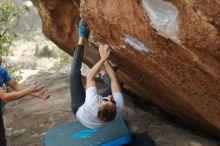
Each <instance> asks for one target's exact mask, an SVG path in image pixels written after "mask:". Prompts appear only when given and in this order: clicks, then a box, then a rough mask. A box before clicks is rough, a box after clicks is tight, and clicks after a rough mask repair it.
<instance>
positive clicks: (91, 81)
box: [86, 45, 110, 89]
mask: <svg viewBox="0 0 220 146" xmlns="http://www.w3.org/2000/svg"><path fill="white" fill-rule="evenodd" d="M99 50H102V51H101V52H102V53H101V54H100V57H101V59H100V60H99V61H98V62H97V63H96V64H95V65H94V66H93V68H92V69H91V70H90V72H89V73H88V74H87V76H86V88H87V89H88V88H89V87H94V86H95V76H96V74H97V73H98V71H99V69H100V68H101V66H102V65H103V63H104V62H105V61H106V59H107V58H108V57H109V55H110V50H109V49H108V48H104V49H103V45H100V46H99Z"/></svg>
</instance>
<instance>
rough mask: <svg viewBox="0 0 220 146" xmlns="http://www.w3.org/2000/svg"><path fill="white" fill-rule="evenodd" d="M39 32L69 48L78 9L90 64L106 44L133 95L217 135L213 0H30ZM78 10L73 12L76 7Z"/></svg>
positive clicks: (218, 20) (218, 8)
mask: <svg viewBox="0 0 220 146" xmlns="http://www.w3.org/2000/svg"><path fill="white" fill-rule="evenodd" d="M32 1H33V3H34V5H35V6H36V7H37V9H38V11H39V13H40V16H41V19H42V22H43V32H44V34H45V35H46V36H47V37H48V38H49V39H51V40H52V41H54V42H55V43H56V44H57V45H58V46H59V47H61V48H62V49H63V50H64V51H66V52H67V53H69V54H72V48H73V46H74V45H75V44H76V42H77V38H78V36H77V25H78V20H79V17H80V15H81V16H82V17H83V18H84V19H85V20H86V21H87V23H88V25H89V27H90V30H91V35H90V39H89V41H90V43H91V44H92V46H93V47H89V48H88V49H86V53H85V58H84V61H85V63H86V64H88V65H90V66H91V65H93V64H94V63H95V62H96V61H97V59H98V56H99V55H98V51H97V49H96V48H97V46H98V45H99V44H104V43H107V44H109V45H111V47H112V55H111V61H112V62H113V63H115V64H117V65H118V66H119V74H118V76H119V78H120V80H121V81H123V82H124V83H125V84H127V85H129V86H130V89H132V90H133V91H134V92H135V93H137V94H138V95H140V96H142V97H144V98H145V99H146V100H150V101H151V102H153V103H154V104H156V105H158V106H159V107H160V108H162V109H163V110H165V111H166V112H168V113H170V114H172V115H174V116H175V117H177V118H180V119H183V120H184V121H185V122H187V123H190V124H191V125H192V126H193V127H196V128H201V129H203V130H205V131H208V132H210V133H212V134H215V135H216V136H219V135H220V116H219V115H220V83H219V79H220V60H219V58H220V50H219V46H220V35H219V31H220V29H219V28H220V4H219V2H218V1H216V0H209V1H197V0H191V1H188V0H182V1H177V0H169V1H163V0H120V1H116V0H108V1H98V0H95V1H94V0H81V1H79V0H65V1H64V0H53V1H46V0H32ZM79 9H80V10H79Z"/></svg>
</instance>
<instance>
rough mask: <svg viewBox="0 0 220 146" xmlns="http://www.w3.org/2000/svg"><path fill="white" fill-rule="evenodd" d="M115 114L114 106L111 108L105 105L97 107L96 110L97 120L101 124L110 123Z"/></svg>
mask: <svg viewBox="0 0 220 146" xmlns="http://www.w3.org/2000/svg"><path fill="white" fill-rule="evenodd" d="M116 114H117V108H116V106H115V105H114V106H111V105H109V104H105V105H102V106H99V108H98V119H99V120H100V121H102V122H110V121H113V120H114V118H115V116H116Z"/></svg>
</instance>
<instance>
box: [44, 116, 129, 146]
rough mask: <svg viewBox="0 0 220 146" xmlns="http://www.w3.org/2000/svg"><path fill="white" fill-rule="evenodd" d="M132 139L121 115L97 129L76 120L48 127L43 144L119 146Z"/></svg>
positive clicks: (46, 145)
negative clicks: (87, 126)
mask: <svg viewBox="0 0 220 146" xmlns="http://www.w3.org/2000/svg"><path fill="white" fill-rule="evenodd" d="M131 141H132V135H131V133H130V131H129V129H128V128H127V126H126V124H125V122H124V120H123V118H122V117H118V118H116V119H115V120H114V121H113V122H109V123H108V124H106V125H105V126H103V127H101V128H99V129H95V130H94V129H89V128H86V127H85V126H83V125H82V124H81V123H80V122H79V121H78V120H74V121H71V122H68V123H65V124H61V125H58V126H56V127H52V128H49V129H48V130H47V133H46V135H45V137H44V145H45V146H96V145H101V146H120V145H123V144H127V143H129V142H131Z"/></svg>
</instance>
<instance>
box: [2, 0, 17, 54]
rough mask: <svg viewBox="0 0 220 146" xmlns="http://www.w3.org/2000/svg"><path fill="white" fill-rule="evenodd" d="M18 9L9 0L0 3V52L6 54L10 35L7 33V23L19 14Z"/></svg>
mask: <svg viewBox="0 0 220 146" xmlns="http://www.w3.org/2000/svg"><path fill="white" fill-rule="evenodd" d="M19 12H20V9H19V7H18V6H16V5H15V4H14V3H12V2H11V1H10V0H4V1H3V2H1V3H0V53H1V55H8V52H9V47H10V46H11V44H12V37H11V35H10V34H9V33H8V27H7V26H8V25H10V23H11V22H12V21H13V20H14V19H15V18H16V16H18V15H19Z"/></svg>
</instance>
